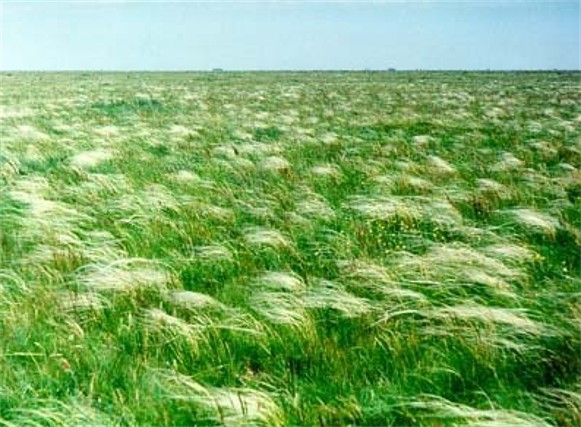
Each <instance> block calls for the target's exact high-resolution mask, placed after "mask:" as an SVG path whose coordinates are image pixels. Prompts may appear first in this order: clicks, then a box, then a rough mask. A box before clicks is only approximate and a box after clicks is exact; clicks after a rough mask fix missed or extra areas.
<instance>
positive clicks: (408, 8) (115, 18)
mask: <svg viewBox="0 0 581 427" xmlns="http://www.w3.org/2000/svg"><path fill="white" fill-rule="evenodd" d="M0 12H1V14H0V69H1V70H210V69H214V68H222V69H225V70H309V69H310V70H312V69H317V70H333V69H353V70H362V69H387V68H396V69H434V70H439V69H448V70H456V69H464V70H473V69H494V70H514V69H528V70H530V69H534V70H538V69H577V70H578V69H580V68H581V66H580V6H579V2H578V1H577V0H562V1H559V0H536V1H534V0H528V1H522V0H512V1H502V0H496V1H494V0H478V1H477V0H472V1H469V0H456V1H450V0H446V1H434V0H433V1H403V0H398V1H375V2H366V1H343V2H333V1H313V0H310V1H309V0H305V1H244V0H238V1H211V2H209V1H195V2H193V1H184V0H181V1H173V2H170V1H156V2H152V1H135V0H133V1H127V0H126V1H102V0H101V1H86V0H85V1H78V0H77V1H30V0H27V1H26V0H17V1H16V0H0Z"/></svg>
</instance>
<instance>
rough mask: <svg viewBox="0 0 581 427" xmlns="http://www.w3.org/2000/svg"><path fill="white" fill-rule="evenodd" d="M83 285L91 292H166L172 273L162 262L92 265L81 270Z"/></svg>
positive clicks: (126, 260) (130, 260) (129, 260)
mask: <svg viewBox="0 0 581 427" xmlns="http://www.w3.org/2000/svg"><path fill="white" fill-rule="evenodd" d="M77 275H78V277H79V282H80V283H81V284H82V285H83V286H85V287H86V288H87V289H89V290H93V291H111V292H133V291H139V290H143V289H153V290H157V291H163V290H165V288H166V286H167V285H168V284H169V282H170V280H171V276H170V274H169V272H168V271H167V270H166V269H165V268H164V267H163V265H161V264H160V263H158V262H155V261H153V260H148V259H143V258H124V259H119V260H116V261H114V262H111V263H106V264H105V263H92V264H87V265H85V266H83V267H81V268H80V269H79V270H78V272H77Z"/></svg>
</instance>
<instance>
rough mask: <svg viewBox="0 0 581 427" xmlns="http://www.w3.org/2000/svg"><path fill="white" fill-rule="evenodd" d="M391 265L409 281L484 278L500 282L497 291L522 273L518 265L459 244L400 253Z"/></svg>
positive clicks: (465, 280) (488, 280)
mask: <svg viewBox="0 0 581 427" xmlns="http://www.w3.org/2000/svg"><path fill="white" fill-rule="evenodd" d="M394 267H395V269H396V270H397V272H398V273H399V274H400V275H401V276H402V277H404V278H407V279H408V280H411V281H412V282H413V281H414V280H422V279H427V280H433V281H436V282H440V283H441V285H443V286H444V285H445V283H450V284H457V283H462V282H467V283H470V281H471V280H474V279H475V278H486V280H485V283H483V284H498V285H501V286H500V288H499V289H497V291H500V292H509V293H510V292H511V290H510V286H508V284H507V281H511V280H519V279H521V278H522V277H523V275H524V273H523V271H522V270H521V269H519V268H517V267H510V266H508V265H506V264H505V263H504V262H502V261H501V260H499V259H497V258H493V257H490V256H487V255H485V254H484V253H482V252H480V251H477V250H475V249H472V248H470V247H469V246H466V245H463V244H449V245H433V246H432V247H431V248H430V250H429V251H428V252H427V253H426V254H425V255H422V256H415V255H411V254H408V255H403V256H401V257H400V259H399V260H397V261H396V263H395V265H394ZM492 279H494V280H492ZM496 279H497V280H496Z"/></svg>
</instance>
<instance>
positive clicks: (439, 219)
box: [345, 195, 463, 227]
mask: <svg viewBox="0 0 581 427" xmlns="http://www.w3.org/2000/svg"><path fill="white" fill-rule="evenodd" d="M345 207H346V208H348V209H352V210H354V211H356V212H358V213H359V214H361V215H362V216H364V217H365V218H368V219H371V220H393V219H396V218H400V219H403V220H406V221H418V220H427V221H431V222H433V223H436V224H440V225H442V226H450V227H461V226H462V221H463V219H462V215H461V214H460V212H459V211H458V210H457V209H456V208H455V207H454V206H453V205H452V204H451V203H450V202H449V201H447V200H445V199H434V198H431V197H424V196H391V197H385V196H363V195H357V196H353V197H351V198H350V200H349V201H348V202H347V204H346V205H345Z"/></svg>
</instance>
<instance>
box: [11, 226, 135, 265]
mask: <svg viewBox="0 0 581 427" xmlns="http://www.w3.org/2000/svg"><path fill="white" fill-rule="evenodd" d="M126 256H127V254H126V252H125V251H124V250H123V249H122V248H121V244H120V242H119V241H118V240H117V239H115V238H114V237H113V236H112V235H111V234H110V233H109V232H106V231H98V230H97V231H92V230H91V231H83V230H75V232H74V233H69V234H59V235H56V236H54V237H53V238H52V239H51V240H50V242H48V243H41V244H39V245H37V246H36V248H35V249H34V250H33V251H31V252H30V253H29V254H27V255H25V256H24V257H23V259H22V262H23V263H34V264H46V263H52V262H56V261H57V260H59V259H61V260H66V259H67V258H69V257H72V258H73V259H79V260H81V259H82V260H83V261H87V262H102V263H103V262H113V261H115V260H117V259H120V258H124V257H126Z"/></svg>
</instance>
